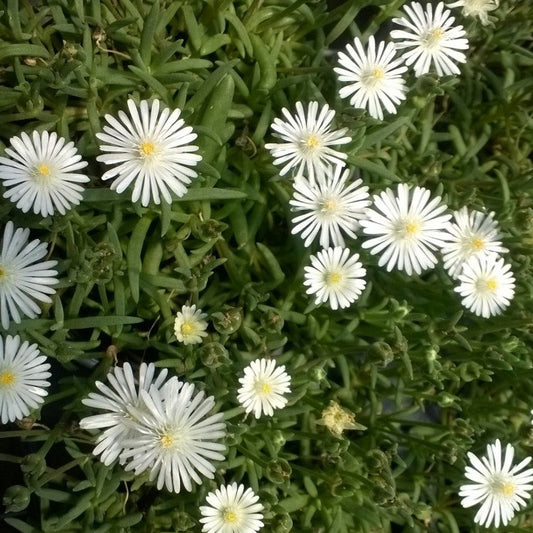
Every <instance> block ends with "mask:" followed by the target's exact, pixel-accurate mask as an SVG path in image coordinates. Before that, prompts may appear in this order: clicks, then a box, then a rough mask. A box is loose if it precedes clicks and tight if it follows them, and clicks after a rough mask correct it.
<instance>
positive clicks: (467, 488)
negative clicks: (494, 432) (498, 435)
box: [459, 439, 533, 527]
mask: <svg viewBox="0 0 533 533" xmlns="http://www.w3.org/2000/svg"><path fill="white" fill-rule="evenodd" d="M502 452H503V455H502ZM514 453H515V450H514V448H513V446H512V445H511V444H508V445H507V446H506V448H505V451H503V450H502V445H501V443H500V440H499V439H496V441H495V442H494V444H488V445H487V455H486V456H484V457H482V458H481V460H480V459H479V458H478V457H476V456H475V455H474V454H473V453H471V452H468V459H469V460H470V465H471V466H467V467H466V469H465V477H466V478H467V479H469V480H470V481H473V483H469V484H467V485H462V486H461V488H460V490H459V496H460V497H461V498H462V500H461V505H462V506H463V507H472V506H474V505H478V504H481V507H480V508H479V510H478V511H477V513H476V516H475V517H474V522H475V523H476V524H479V525H481V526H485V527H490V526H491V525H492V524H494V526H495V527H499V526H500V523H501V524H502V525H504V526H506V525H507V524H508V523H509V522H510V521H511V520H512V518H513V516H514V514H515V512H516V511H518V510H520V508H521V507H524V506H525V505H526V500H528V499H529V498H530V496H531V495H530V491H531V489H533V485H532V484H531V483H532V482H533V468H528V469H527V470H524V468H525V467H526V466H527V465H528V464H529V462H530V461H531V457H526V459H524V460H523V461H522V462H520V463H519V464H517V465H513V459H514Z"/></svg>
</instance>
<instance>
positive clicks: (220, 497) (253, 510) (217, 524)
mask: <svg viewBox="0 0 533 533" xmlns="http://www.w3.org/2000/svg"><path fill="white" fill-rule="evenodd" d="M206 500H207V503H208V504H209V505H202V506H201V507H200V513H202V516H203V518H200V522H201V523H202V524H203V526H202V532H204V533H256V532H257V531H259V530H260V529H261V528H262V527H263V526H264V524H263V522H262V519H263V515H262V513H261V511H262V510H263V505H262V504H261V503H259V496H257V495H256V494H255V493H254V492H253V490H252V489H250V488H248V489H246V490H245V489H244V485H237V483H232V484H231V485H222V486H220V487H219V488H218V489H217V490H215V491H214V492H210V493H209V494H208V495H207V496H206Z"/></svg>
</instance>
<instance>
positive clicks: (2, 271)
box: [0, 265, 7, 281]
mask: <svg viewBox="0 0 533 533" xmlns="http://www.w3.org/2000/svg"><path fill="white" fill-rule="evenodd" d="M5 278H7V270H6V268H5V267H3V266H2V265H0V281H2V280H3V279H5Z"/></svg>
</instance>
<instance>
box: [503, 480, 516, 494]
mask: <svg viewBox="0 0 533 533" xmlns="http://www.w3.org/2000/svg"><path fill="white" fill-rule="evenodd" d="M502 493H503V495H504V496H512V495H513V494H514V493H515V486H514V483H511V482H510V481H508V482H507V483H504V484H503V487H502Z"/></svg>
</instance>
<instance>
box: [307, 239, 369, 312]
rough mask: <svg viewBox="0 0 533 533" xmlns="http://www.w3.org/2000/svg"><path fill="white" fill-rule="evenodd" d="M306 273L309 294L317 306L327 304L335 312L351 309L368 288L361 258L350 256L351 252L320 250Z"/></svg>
mask: <svg viewBox="0 0 533 533" xmlns="http://www.w3.org/2000/svg"><path fill="white" fill-rule="evenodd" d="M304 270H305V280H304V285H305V286H306V287H308V289H307V290H306V292H307V294H314V295H315V303H316V304H321V303H324V302H328V303H329V306H330V307H331V308H332V309H334V310H335V309H338V308H339V307H341V308H344V307H349V306H350V304H352V303H353V302H354V301H355V300H357V298H359V295H360V294H361V293H362V292H363V290H364V288H365V286H366V280H365V279H364V276H365V275H366V270H365V269H364V268H363V265H362V264H361V263H360V262H359V254H354V255H352V256H350V250H348V248H342V247H340V246H337V247H335V248H327V249H326V250H321V251H320V252H318V253H317V255H316V256H315V255H312V256H311V265H310V266H306V267H305V268H304Z"/></svg>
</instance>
